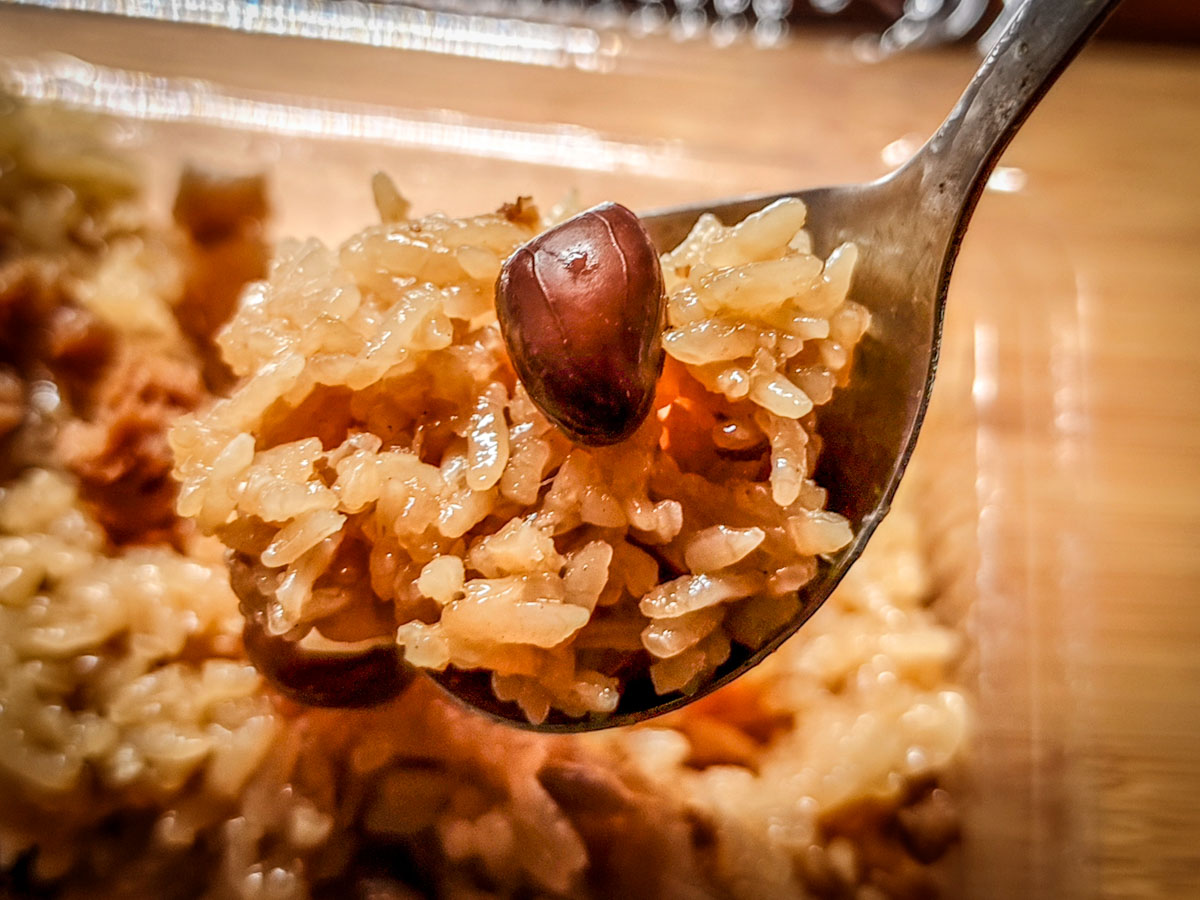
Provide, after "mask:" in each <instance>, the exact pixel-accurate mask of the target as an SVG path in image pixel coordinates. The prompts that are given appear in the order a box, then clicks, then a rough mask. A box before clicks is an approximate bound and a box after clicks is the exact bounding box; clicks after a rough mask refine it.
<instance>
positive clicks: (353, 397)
mask: <svg viewBox="0 0 1200 900" xmlns="http://www.w3.org/2000/svg"><path fill="white" fill-rule="evenodd" d="M804 217H805V208H804V204H803V203H802V202H800V201H799V200H794V199H793V200H783V201H780V202H778V203H776V204H774V205H772V206H771V207H769V208H768V209H765V210H763V211H762V212H760V213H756V214H755V215H752V216H750V217H749V218H748V219H746V220H745V221H744V222H742V223H740V224H738V225H735V226H733V227H726V226H723V225H721V224H720V223H719V222H717V221H716V220H715V219H714V218H712V217H711V216H706V217H704V218H702V219H701V220H700V221H699V222H698V223H697V225H696V227H695V229H694V230H693V231H692V233H691V234H690V235H689V237H688V238H687V239H686V240H685V241H684V242H683V243H682V244H681V245H680V246H679V247H678V248H677V249H675V250H673V251H672V252H670V253H668V254H666V255H665V256H664V257H663V260H662V263H663V269H664V276H665V282H666V286H667V291H668V301H667V309H668V327H667V330H666V333H665V334H664V336H663V343H664V345H665V349H666V353H667V355H668V361H667V365H666V369H665V372H664V374H663V376H662V379H661V384H660V386H659V389H658V391H657V394H656V397H655V403H654V413H653V415H651V416H649V417H648V418H647V419H646V421H645V422H644V423H643V425H642V426H641V427H640V428H639V429H638V430H637V432H636V433H635V434H634V435H633V436H632V437H630V438H629V439H628V440H626V441H623V442H621V443H619V444H616V445H614V446H611V447H601V448H593V447H585V446H581V445H577V444H574V443H572V442H571V441H570V440H569V439H567V438H566V437H565V436H564V435H563V434H562V433H561V432H559V431H558V430H557V429H556V428H555V427H554V426H553V425H552V424H551V423H550V422H549V421H548V420H547V418H546V417H545V416H544V415H543V414H542V413H541V412H540V411H539V409H538V408H537V407H536V406H535V405H534V403H533V402H532V401H531V400H530V397H529V394H528V393H527V392H526V390H525V388H524V386H523V385H522V384H521V382H520V381H519V380H518V379H517V378H516V377H515V376H514V374H513V369H512V365H511V363H510V360H509V358H508V356H507V354H506V349H505V345H504V342H503V340H502V338H501V335H500V330H499V327H498V325H497V322H496V314H495V295H494V284H495V281H496V277H497V273H498V272H499V270H500V266H501V263H502V261H503V260H504V259H505V258H506V257H508V256H509V255H510V254H511V253H512V252H513V251H514V250H515V249H516V248H517V247H519V246H520V245H521V244H523V243H524V242H526V241H528V240H529V239H530V238H531V237H533V236H534V235H535V234H536V233H537V232H538V231H539V230H540V229H542V228H544V227H545V226H546V225H547V224H548V223H547V222H546V221H544V220H543V219H542V218H541V217H540V216H539V214H538V213H537V210H536V209H535V208H534V207H533V206H532V205H531V204H530V203H529V202H528V201H524V200H522V201H519V202H518V203H516V204H512V205H510V206H507V207H505V208H504V209H502V210H500V211H499V212H496V213H489V214H484V215H479V216H474V217H470V218H465V219H453V218H448V217H446V216H443V215H432V216H426V217H424V218H419V219H407V218H396V217H394V216H387V217H385V221H383V222H382V223H381V224H379V225H374V226H371V227H368V228H367V229H365V230H363V231H362V232H360V233H359V234H356V235H354V236H352V237H351V238H349V239H348V240H347V241H346V242H345V243H343V244H342V245H341V247H339V248H337V249H336V250H332V249H329V248H327V247H325V246H323V245H321V244H320V243H318V242H316V241H308V242H303V243H290V244H286V245H284V246H283V247H282V248H281V250H280V253H279V256H278V258H277V259H276V260H275V262H274V264H273V266H272V269H271V273H270V277H269V278H268V279H267V280H266V281H264V282H262V283H259V284H256V285H255V286H253V287H252V288H250V289H249V291H248V292H247V293H246V295H245V296H244V297H243V299H242V303H241V305H240V307H239V309H238V310H237V312H236V314H235V315H234V316H233V318H232V320H231V321H230V322H229V323H228V324H227V325H226V326H225V327H224V329H223V330H222V331H221V333H220V335H219V336H218V342H219V344H220V346H221V348H222V350H223V351H224V358H225V360H226V362H227V363H228V364H229V366H230V367H231V368H232V369H233V371H234V372H236V373H237V374H238V375H239V376H241V381H240V382H239V383H238V385H237V387H236V388H235V389H234V391H233V393H232V394H231V395H230V396H229V397H228V398H226V399H222V400H219V401H217V402H216V403H214V404H213V405H212V406H211V407H209V408H207V409H205V410H203V411H201V412H199V413H197V414H195V415H191V416H187V417H184V418H183V419H181V420H180V421H179V422H178V423H177V424H176V425H175V427H174V429H173V430H172V432H171V443H172V447H173V449H174V451H175V461H176V462H175V471H176V474H177V476H178V477H179V480H180V483H181V490H180V495H179V503H178V511H179V514H180V515H182V516H185V517H189V518H192V519H194V520H195V521H196V522H197V523H198V524H199V525H200V527H201V528H202V529H203V530H204V531H206V532H208V533H210V534H215V535H218V536H219V537H220V538H221V540H222V541H224V542H225V543H226V544H227V545H228V546H229V547H230V549H231V550H233V551H235V552H236V553H237V554H239V555H241V556H242V557H243V558H246V559H249V560H251V562H252V565H254V566H256V568H257V580H258V586H259V591H260V593H261V594H262V595H263V596H264V597H265V598H267V599H266V600H265V603H266V605H267V609H266V610H265V611H264V613H263V618H264V621H265V623H266V627H267V629H268V631H269V632H270V633H271V634H273V635H277V636H286V637H287V638H288V639H293V638H296V637H300V636H304V635H306V634H309V633H311V632H313V631H316V632H318V633H319V634H321V635H322V636H324V637H326V638H330V637H332V638H334V639H335V640H366V639H371V638H376V637H379V636H380V634H381V633H382V634H387V635H391V636H394V639H395V641H396V642H397V644H398V645H399V646H400V647H401V648H402V649H403V652H404V657H405V659H406V661H407V662H408V663H409V664H411V665H414V666H418V667H424V668H428V669H433V670H441V669H445V668H446V667H447V666H451V667H455V668H458V669H467V670H475V669H484V670H488V671H490V672H491V673H492V678H491V684H492V688H493V690H494V691H495V694H496V696H497V697H499V698H500V699H502V700H506V701H515V702H516V703H517V704H519V706H520V708H521V710H522V711H523V712H524V714H525V715H526V716H527V717H528V718H529V719H530V720H532V721H535V722H536V721H541V720H542V719H544V718H545V717H546V715H547V713H548V712H549V710H550V709H551V708H554V709H557V710H560V711H562V712H563V713H565V714H566V715H568V716H582V715H585V714H590V713H599V714H603V713H608V712H611V711H612V710H613V709H614V708H615V707H616V705H617V702H618V700H619V698H620V694H621V689H622V685H623V681H624V679H625V678H627V677H629V676H630V674H631V673H641V674H645V673H646V672H647V670H648V673H649V676H650V678H651V679H652V681H653V684H654V687H655V689H656V690H657V691H658V692H659V693H660V694H672V693H674V692H683V693H685V694H686V693H691V692H694V691H695V690H696V688H697V686H698V685H699V684H701V683H702V681H703V680H704V679H705V678H707V677H709V676H711V674H712V673H713V671H714V670H715V669H716V667H717V666H719V665H720V664H721V663H722V662H724V661H725V660H726V659H727V658H728V656H729V653H730V647H731V642H738V643H741V644H745V645H748V646H756V645H758V644H759V643H761V642H762V641H763V640H764V639H766V638H767V637H768V636H770V635H771V634H773V633H774V632H775V631H776V630H777V629H778V628H779V627H780V626H781V625H782V624H783V623H784V622H786V621H787V620H788V618H789V617H791V616H792V615H794V613H795V612H796V610H797V608H798V600H797V597H796V591H797V589H799V588H801V587H802V586H803V585H804V584H805V583H806V582H807V581H808V580H809V579H810V578H812V577H813V576H814V574H815V573H816V571H817V565H818V560H819V559H820V557H821V556H823V555H825V554H830V553H833V552H835V551H837V550H838V549H840V548H841V547H843V546H844V545H845V544H847V543H848V542H849V541H850V540H851V538H852V534H851V530H850V527H849V525H848V523H847V522H846V520H845V519H844V518H842V517H841V516H839V515H838V514H837V513H834V512H830V511H828V510H826V509H825V505H826V493H825V491H824V490H823V489H822V488H821V487H820V486H819V485H818V484H816V483H815V482H814V481H813V480H812V478H811V475H812V472H813V469H814V466H815V463H816V459H817V455H818V447H819V438H818V437H817V436H816V435H815V433H814V426H813V419H814V417H813V415H812V413H813V410H814V407H815V406H816V405H819V404H822V403H825V402H827V401H828V400H829V399H830V398H831V396H832V395H833V392H834V390H836V388H837V385H838V384H839V383H841V382H844V381H845V379H846V378H848V377H850V369H851V359H852V356H853V349H854V345H855V343H856V342H857V341H858V339H859V338H860V337H861V335H862V334H863V332H864V330H865V329H866V327H867V324H868V316H867V314H866V312H865V310H864V309H863V308H862V307H861V306H859V305H857V304H855V303H854V302H853V301H851V300H848V299H847V297H846V294H847V290H848V287H849V283H850V276H851V273H852V271H853V266H854V260H855V255H856V250H855V248H854V246H853V245H845V246H842V247H839V248H838V249H836V250H835V251H834V252H833V253H832V254H831V255H830V256H829V258H828V259H825V260H822V259H820V258H818V257H816V256H814V255H813V254H812V253H811V252H810V243H809V239H808V236H807V234H806V233H805V231H804V230H803V225H804ZM334 572H336V573H338V574H337V579H336V582H337V583H336V585H333V583H332V582H333V581H334V579H333V577H332V575H331V573H334ZM348 573H352V574H348ZM355 580H357V581H358V582H359V583H360V584H361V585H362V590H358V591H354V590H346V589H344V585H345V584H346V583H347V582H352V581H355Z"/></svg>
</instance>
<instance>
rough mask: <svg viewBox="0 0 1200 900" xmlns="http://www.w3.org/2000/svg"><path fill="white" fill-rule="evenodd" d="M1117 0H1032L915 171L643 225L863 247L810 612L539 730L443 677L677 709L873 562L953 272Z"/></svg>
mask: <svg viewBox="0 0 1200 900" xmlns="http://www.w3.org/2000/svg"><path fill="white" fill-rule="evenodd" d="M1118 2H1119V0H1027V2H1026V3H1025V5H1024V6H1023V7H1022V8H1021V10H1020V11H1019V12H1018V13H1017V14H1016V16H1015V17H1014V18H1013V20H1012V21H1011V22H1010V24H1009V26H1008V28H1007V29H1006V30H1005V31H1004V33H1003V34H1002V35H1001V36H1000V38H999V40H998V41H997V42H996V44H995V45H994V47H993V49H992V51H991V53H990V54H989V55H988V57H987V59H985V60H984V62H983V65H982V66H981V67H980V69H979V71H978V72H977V73H976V75H975V77H974V78H973V79H972V80H971V83H970V84H969V85H968V87H967V90H966V92H965V93H964V94H963V96H962V98H961V99H960V100H959V102H958V104H957V106H955V108H954V110H953V111H952V112H951V113H950V115H949V117H948V118H947V119H946V121H945V122H944V123H943V124H942V126H941V127H940V128H939V129H938V131H937V133H936V134H934V136H933V137H932V138H931V139H930V140H929V142H928V143H926V144H925V146H924V147H922V148H921V150H920V151H918V152H917V154H916V155H915V156H914V157H913V158H912V159H911V160H909V162H908V163H906V164H905V165H904V166H902V167H901V168H900V169H898V170H896V171H895V172H893V173H892V174H890V175H888V176H886V177H884V178H882V179H880V180H878V181H875V182H872V183H870V184H861V185H841V186H838V187H826V188H818V189H816V190H808V191H799V192H793V193H786V194H771V195H767V196H759V197H752V198H747V199H741V200H733V201H727V202H722V203H715V204H705V205H696V206H688V207H682V208H679V209H671V210H665V211H663V212H658V213H653V214H650V215H647V216H645V217H643V219H642V221H643V222H644V223H645V225H646V227H647V228H648V230H649V231H650V233H651V235H652V236H653V237H654V239H655V242H656V244H657V245H658V246H659V247H660V248H667V247H674V246H675V245H676V244H677V243H678V242H679V241H680V240H682V239H683V238H684V237H685V236H686V234H687V232H688V230H689V229H690V228H691V226H692V225H693V224H694V223H695V221H696V219H697V218H699V216H700V215H701V214H702V213H705V212H709V213H713V214H715V215H716V216H717V217H718V218H719V219H721V220H722V221H724V222H726V223H733V222H736V221H739V220H741V219H742V218H744V217H745V216H747V215H748V214H750V213H752V212H755V211H756V210H758V209H761V208H762V207H763V206H764V205H766V204H767V203H769V202H771V201H773V200H776V199H779V198H781V197H799V198H801V199H802V200H803V201H804V202H805V204H807V206H808V210H809V222H810V223H811V224H810V225H809V227H808V230H809V233H810V234H811V235H812V241H813V250H814V252H815V253H818V254H821V255H825V254H828V253H829V252H830V251H831V250H832V249H833V248H834V247H836V246H838V245H839V244H841V243H843V242H845V241H854V242H855V243H856V244H857V245H858V247H859V251H860V252H859V263H858V268H857V270H856V272H855V275H854V282H853V285H852V289H851V293H852V296H853V297H854V298H855V300H856V301H857V302H859V303H861V304H863V305H865V306H867V307H868V309H870V311H871V317H872V326H871V330H870V332H869V333H868V335H867V336H866V337H865V338H864V340H863V342H862V343H861V344H860V346H859V349H858V350H857V351H856V359H855V363H854V375H853V378H852V379H851V382H850V385H849V386H848V387H846V388H843V389H841V390H839V391H838V392H836V393H835V396H834V399H833V400H832V402H830V403H829V404H828V405H826V406H824V407H822V408H821V412H820V418H819V422H818V431H819V433H820V435H821V437H822V439H823V440H824V445H825V449H824V450H823V451H822V457H821V458H822V463H821V468H820V470H819V471H818V473H817V476H816V477H817V481H818V483H819V484H821V485H823V486H824V487H826V488H827V489H828V490H829V507H830V508H831V509H834V510H836V511H837V512H840V513H841V514H842V515H844V516H846V517H847V518H848V519H849V520H850V523H851V525H852V526H853V528H854V533H855V538H854V540H853V542H852V543H851V544H850V545H849V546H848V547H846V548H845V549H844V550H842V551H840V552H839V553H838V554H837V555H836V556H835V557H834V558H833V559H831V560H829V561H828V563H826V564H824V565H823V567H822V569H821V571H820V572H819V574H818V576H817V577H816V578H815V579H814V580H813V581H812V582H811V583H810V584H809V585H807V586H806V587H805V588H804V589H803V591H802V592H801V600H802V601H803V602H802V605H801V612H800V614H799V615H798V616H797V617H796V618H795V619H794V620H793V621H791V622H789V623H788V624H787V626H785V627H784V628H782V629H781V630H780V631H779V632H778V633H777V634H775V635H774V636H773V637H772V638H771V639H770V640H768V641H767V642H766V643H765V644H763V645H762V646H760V647H758V648H756V649H754V650H749V649H746V648H741V647H735V650H734V653H733V654H732V656H731V657H730V659H729V660H728V661H727V662H726V663H725V664H724V665H723V666H721V668H720V669H718V671H717V672H716V674H715V676H714V677H713V678H712V679H711V680H710V681H709V682H707V683H706V684H704V685H703V686H702V687H701V688H700V690H698V691H697V692H696V693H694V694H692V695H691V696H686V697H684V696H673V697H665V698H664V697H660V696H659V695H658V694H656V693H655V691H654V689H653V687H652V686H651V685H650V683H649V679H648V678H647V679H643V680H637V681H633V682H631V683H629V684H627V685H626V687H625V690H624V693H623V695H622V698H621V702H620V705H619V706H618V708H617V710H616V711H615V712H614V713H612V714H610V715H607V716H597V717H593V718H586V719H580V720H576V719H569V718H567V717H565V716H562V715H561V714H556V713H554V712H551V714H550V717H549V718H548V719H547V720H546V721H545V722H543V723H541V724H539V725H530V724H529V722H527V721H526V720H525V717H524V716H523V715H522V714H521V712H520V710H518V709H517V708H516V706H515V705H514V704H509V703H504V702H502V701H500V700H498V699H497V698H496V697H495V695H494V694H493V693H492V690H491V686H490V683H489V679H488V677H487V674H486V673H478V672H459V671H453V670H451V671H447V672H444V673H440V674H435V675H434V677H435V678H436V679H437V680H438V681H439V682H440V683H441V684H442V686H443V687H445V688H446V689H448V690H449V691H450V692H451V693H452V694H454V695H455V696H456V697H458V698H459V699H460V700H463V701H465V702H467V703H468V704H470V705H471V706H474V707H476V708H477V709H480V710H482V711H483V712H486V713H488V714H490V715H492V716H495V717H497V718H501V719H504V720H507V721H509V722H511V723H513V724H514V725H518V726H521V727H523V728H532V729H534V730H538V731H560V732H563V731H566V732H569V731H589V730H595V729H599V728H608V727H611V726H615V725H625V724H629V723H632V722H637V721H642V720H644V719H647V718H650V717H652V716H656V715H659V714H661V713H665V712H668V711H670V710H673V709H678V708H679V707H681V706H684V705H686V704H688V703H691V702H692V701H693V700H695V699H697V698H699V697H701V696H703V695H705V694H707V693H710V692H711V691H714V690H716V689H717V688H719V687H721V686H722V685H724V684H727V683H728V682H730V681H732V680H733V679H734V678H736V677H738V676H739V675H741V674H742V673H744V672H745V671H746V670H747V669H749V668H751V667H753V666H755V665H757V664H758V663H759V662H761V661H762V660H763V659H765V658H766V657H767V656H768V655H770V654H771V653H772V652H773V651H774V650H775V649H776V648H778V647H779V645H780V644H782V643H783V642H784V641H785V640H787V638H789V637H790V636H791V635H792V634H793V633H795V631H796V630H797V629H798V628H799V627H800V626H801V625H803V624H804V622H805V621H806V620H807V619H808V617H809V616H811V615H812V614H813V613H814V612H815V611H816V610H817V609H818V608H819V607H820V606H821V604H822V603H823V602H824V601H825V598H826V597H828V596H829V594H830V593H831V592H832V591H833V589H834V587H835V586H836V585H837V583H838V582H839V581H840V580H841V578H842V576H843V575H845V573H846V571H847V570H848V569H849V568H850V566H851V564H852V563H853V562H854V561H855V560H856V559H857V558H858V556H859V554H860V553H862V551H863V548H864V547H865V546H866V545H867V541H868V540H870V538H871V535H872V533H873V532H874V531H875V528H876V526H877V525H878V524H879V523H880V521H881V520H882V519H883V517H884V516H885V515H886V514H887V512H888V509H889V507H890V505H891V501H892V496H893V494H894V493H895V491H896V487H897V485H898V484H899V482H900V478H901V476H902V475H903V474H904V469H905V467H906V466H907V464H908V460H909V456H910V455H911V454H912V450H913V446H914V444H915V443H916V439H917V434H918V432H919V431H920V428H921V420H922V418H923V417H924V415H925V408H926V405H927V404H928V401H929V394H930V390H931V389H932V386H933V377H934V373H935V371H936V368H937V358H938V349H939V344H940V341H941V333H942V314H943V309H944V306H945V300H946V289H947V285H948V284H949V281H950V272H951V269H952V268H953V266H954V260H955V257H956V256H957V254H958V248H959V245H960V243H961V242H962V237H963V232H964V231H965V230H966V227H967V223H968V221H969V220H970V217H971V213H972V212H973V211H974V209H975V205H976V203H977V202H978V200H979V196H980V194H981V193H982V191H983V187H984V183H985V182H986V180H987V177H988V175H989V174H990V173H991V171H992V168H993V167H994V165H995V163H996V160H997V159H998V158H999V156H1000V153H1001V152H1002V151H1003V150H1004V148H1005V147H1006V146H1007V145H1008V143H1009V141H1010V140H1011V139H1012V137H1013V135H1015V134H1016V132H1017V130H1018V129H1019V128H1020V126H1021V124H1022V123H1023V122H1024V121H1025V119H1026V117H1027V116H1028V115H1029V113H1030V111H1031V110H1032V109H1033V108H1034V106H1036V105H1037V103H1038V101H1039V100H1040V99H1041V98H1042V96H1043V95H1044V94H1045V93H1046V91H1047V89H1048V88H1049V87H1050V85H1051V84H1052V83H1053V82H1054V80H1055V79H1056V78H1057V77H1058V75H1059V73H1061V72H1062V71H1063V69H1064V68H1065V67H1066V66H1067V64H1068V63H1069V62H1070V61H1071V60H1072V59H1073V58H1074V57H1075V55H1076V54H1077V53H1078V52H1079V50H1080V48H1081V47H1082V46H1083V44H1084V43H1085V42H1086V41H1087V39H1088V38H1089V37H1090V36H1091V35H1092V33H1093V32H1094V31H1095V30H1096V28H1097V27H1099V25H1100V23H1101V22H1102V21H1103V20H1104V18H1105V16H1106V15H1107V14H1108V13H1109V12H1111V11H1112V9H1113V8H1115V7H1116V5H1117V3H1118Z"/></svg>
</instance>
